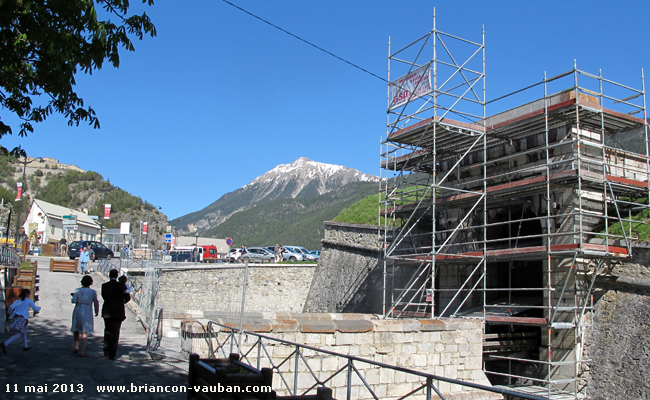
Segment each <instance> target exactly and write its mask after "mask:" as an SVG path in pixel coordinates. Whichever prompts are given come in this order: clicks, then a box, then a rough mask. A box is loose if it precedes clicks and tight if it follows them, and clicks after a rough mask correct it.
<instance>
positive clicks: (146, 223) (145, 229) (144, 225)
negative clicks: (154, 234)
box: [142, 222, 149, 235]
mask: <svg viewBox="0 0 650 400" xmlns="http://www.w3.org/2000/svg"><path fill="white" fill-rule="evenodd" d="M148 225H149V223H148V222H145V223H144V224H142V233H144V234H145V235H146V234H147V230H148Z"/></svg>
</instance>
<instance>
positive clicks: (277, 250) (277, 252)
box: [273, 243, 282, 263]
mask: <svg viewBox="0 0 650 400" xmlns="http://www.w3.org/2000/svg"><path fill="white" fill-rule="evenodd" d="M273 252H274V253H275V262H276V263H278V262H280V261H282V253H280V245H278V244H277V243H276V244H275V248H273Z"/></svg>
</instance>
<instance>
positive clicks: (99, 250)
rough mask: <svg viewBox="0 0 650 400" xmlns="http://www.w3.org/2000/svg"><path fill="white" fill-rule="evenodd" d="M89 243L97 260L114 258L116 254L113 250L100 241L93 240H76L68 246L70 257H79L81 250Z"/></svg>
mask: <svg viewBox="0 0 650 400" xmlns="http://www.w3.org/2000/svg"><path fill="white" fill-rule="evenodd" d="M89 244H90V248H91V249H92V250H93V251H94V252H95V257H94V259H95V260H97V259H99V258H113V257H114V256H115V254H113V250H111V249H109V248H108V247H106V246H104V245H103V244H101V243H99V242H95V241H93V240H75V241H74V242H72V243H70V245H69V246H68V257H70V259H71V260H74V259H75V258H78V257H79V250H80V249H81V248H82V247H86V246H88V245H89Z"/></svg>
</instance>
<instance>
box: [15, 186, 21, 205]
mask: <svg viewBox="0 0 650 400" xmlns="http://www.w3.org/2000/svg"><path fill="white" fill-rule="evenodd" d="M16 186H18V193H16V200H15V201H18V200H20V199H22V198H23V183H22V182H18V183H17V184H16Z"/></svg>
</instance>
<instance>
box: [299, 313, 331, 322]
mask: <svg viewBox="0 0 650 400" xmlns="http://www.w3.org/2000/svg"><path fill="white" fill-rule="evenodd" d="M291 318H293V319H296V320H298V321H302V320H305V319H306V320H321V321H323V320H324V321H331V320H332V314H328V313H295V312H293V313H291Z"/></svg>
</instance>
